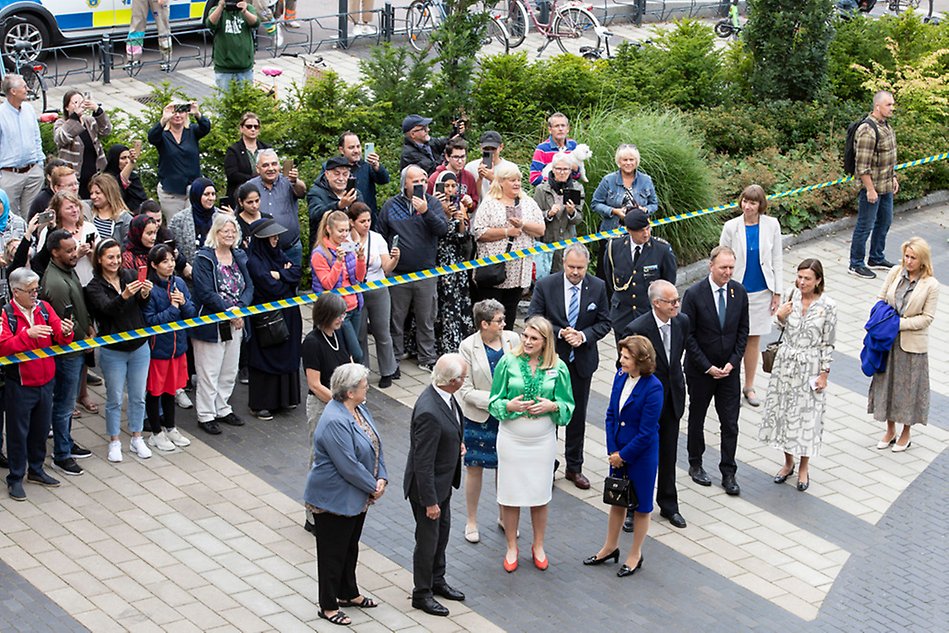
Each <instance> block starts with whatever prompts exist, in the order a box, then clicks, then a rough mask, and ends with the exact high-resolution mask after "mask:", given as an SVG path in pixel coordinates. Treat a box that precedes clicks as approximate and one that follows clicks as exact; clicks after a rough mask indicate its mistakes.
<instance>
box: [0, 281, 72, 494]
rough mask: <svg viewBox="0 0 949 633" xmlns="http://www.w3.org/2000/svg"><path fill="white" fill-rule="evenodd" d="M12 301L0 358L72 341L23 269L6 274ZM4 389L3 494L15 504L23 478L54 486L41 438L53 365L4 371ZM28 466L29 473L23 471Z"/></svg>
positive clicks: (5, 314) (1, 320) (68, 325)
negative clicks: (6, 472)
mask: <svg viewBox="0 0 949 633" xmlns="http://www.w3.org/2000/svg"><path fill="white" fill-rule="evenodd" d="M9 283H10V293H11V294H12V300H11V301H10V303H8V304H7V305H5V306H4V307H3V310H2V313H0V356H7V355H9V354H16V353H17V352H25V351H28V350H31V349H38V348H41V347H49V346H50V345H53V343H54V341H55V342H56V343H58V344H60V345H63V344H66V343H69V342H71V341H72V339H73V323H72V321H71V320H69V319H62V320H60V318H59V316H57V314H56V312H55V311H54V310H53V308H51V307H50V305H49V304H48V303H46V302H45V301H41V300H39V299H37V292H38V290H39V284H40V278H39V276H38V275H37V274H36V273H34V272H33V271H32V270H29V269H28V268H17V269H16V270H14V271H13V272H12V273H10V278H9ZM4 371H5V375H6V385H5V387H4V396H5V400H6V404H5V407H6V418H7V453H8V459H9V461H10V474H9V475H7V491H8V492H9V493H10V497H11V498H13V499H15V500H16V501H26V493H25V492H24V491H23V475H24V474H26V480H27V481H29V482H31V483H35V484H39V485H41V486H50V487H56V486H58V485H59V481H57V480H56V479H53V478H52V477H50V476H49V475H48V474H46V471H45V470H43V462H44V461H45V460H46V438H47V436H48V435H49V429H50V425H51V423H52V402H53V382H54V381H53V377H54V376H55V374H56V362H55V361H54V360H53V359H52V358H40V359H37V360H31V361H26V362H23V363H18V364H15V365H7V366H6V367H5V368H4ZM27 464H29V472H28V473H27V472H26V467H27Z"/></svg>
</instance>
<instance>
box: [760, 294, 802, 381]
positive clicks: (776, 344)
mask: <svg viewBox="0 0 949 633" xmlns="http://www.w3.org/2000/svg"><path fill="white" fill-rule="evenodd" d="M793 298H794V288H791V292H790V294H788V301H790V300H791V299H793ZM785 329H786V328H782V329H781V334H779V335H778V340H776V341H771V342H770V343H768V344H767V346H765V348H764V349H763V350H761V371H763V372H764V373H766V374H770V373H771V370H772V369H774V359H775V358H777V357H778V349H779V348H780V347H781V339H782V338H784V330H785Z"/></svg>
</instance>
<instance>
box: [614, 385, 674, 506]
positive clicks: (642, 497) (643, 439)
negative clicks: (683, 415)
mask: <svg viewBox="0 0 949 633" xmlns="http://www.w3.org/2000/svg"><path fill="white" fill-rule="evenodd" d="M627 378H628V376H627V374H626V372H624V371H622V370H620V371H618V372H616V377H615V378H614V379H613V391H612V394H611V395H610V406H609V408H607V410H606V453H607V455H611V454H613V453H614V452H617V451H618V452H619V455H620V457H621V458H622V459H623V462H624V464H623V465H622V466H620V467H619V468H611V469H610V471H611V473H612V474H613V476H615V477H622V476H623V475H625V476H626V477H628V478H629V480H630V481H631V482H632V484H633V488H634V489H635V490H636V499H637V500H638V504H637V506H636V507H634V508H633V510H635V511H636V512H652V508H653V506H652V497H653V492H654V491H655V488H656V471H657V470H658V469H659V414H660V413H662V400H663V394H662V383H661V382H659V379H658V378H656V377H655V376H653V375H649V376H641V377H640V378H639V380H638V381H637V382H636V386H635V387H633V391H632V393H631V394H630V395H629V397H628V398H627V399H626V402H624V403H622V404H621V403H620V398H621V395H622V392H623V386H624V385H625V384H626V379H627Z"/></svg>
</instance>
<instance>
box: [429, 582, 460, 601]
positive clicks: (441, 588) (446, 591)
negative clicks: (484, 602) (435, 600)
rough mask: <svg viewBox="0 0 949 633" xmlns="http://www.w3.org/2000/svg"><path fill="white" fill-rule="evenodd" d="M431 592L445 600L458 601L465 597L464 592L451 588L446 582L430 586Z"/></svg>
mask: <svg viewBox="0 0 949 633" xmlns="http://www.w3.org/2000/svg"><path fill="white" fill-rule="evenodd" d="M432 593H433V594H435V595H436V596H439V597H442V598H444V599H445V600H458V601H459V602H460V601H462V600H464V599H465V594H463V593H461V592H460V591H458V590H457V589H455V588H453V587H452V586H451V585H449V584H448V583H445V584H444V585H437V586H435V587H432Z"/></svg>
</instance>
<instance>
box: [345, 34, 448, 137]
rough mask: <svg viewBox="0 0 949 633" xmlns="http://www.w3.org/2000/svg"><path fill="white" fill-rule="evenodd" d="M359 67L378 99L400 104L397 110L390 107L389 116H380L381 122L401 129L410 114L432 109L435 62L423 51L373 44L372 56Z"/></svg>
mask: <svg viewBox="0 0 949 633" xmlns="http://www.w3.org/2000/svg"><path fill="white" fill-rule="evenodd" d="M359 70H360V72H362V76H363V77H364V78H365V79H364V80H363V85H364V86H365V87H366V89H368V90H369V92H370V93H371V95H372V97H373V99H374V101H376V102H385V103H390V104H398V108H397V109H391V108H390V109H389V111H388V112H387V113H386V114H387V115H388V116H380V117H379V123H380V125H387V126H389V127H396V128H398V126H399V125H401V123H402V117H404V116H405V115H406V114H411V113H423V112H430V111H431V107H432V100H433V96H432V92H431V88H430V86H429V80H430V78H431V77H430V76H431V72H432V64H431V62H429V61H427V60H426V59H425V57H424V55H422V54H421V53H417V52H413V51H412V50H411V49H410V48H409V47H408V46H402V47H395V46H392V45H391V44H389V43H385V44H382V45H381V46H373V47H372V48H371V49H370V50H369V59H364V60H361V61H360V62H359ZM380 114H382V113H380Z"/></svg>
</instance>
